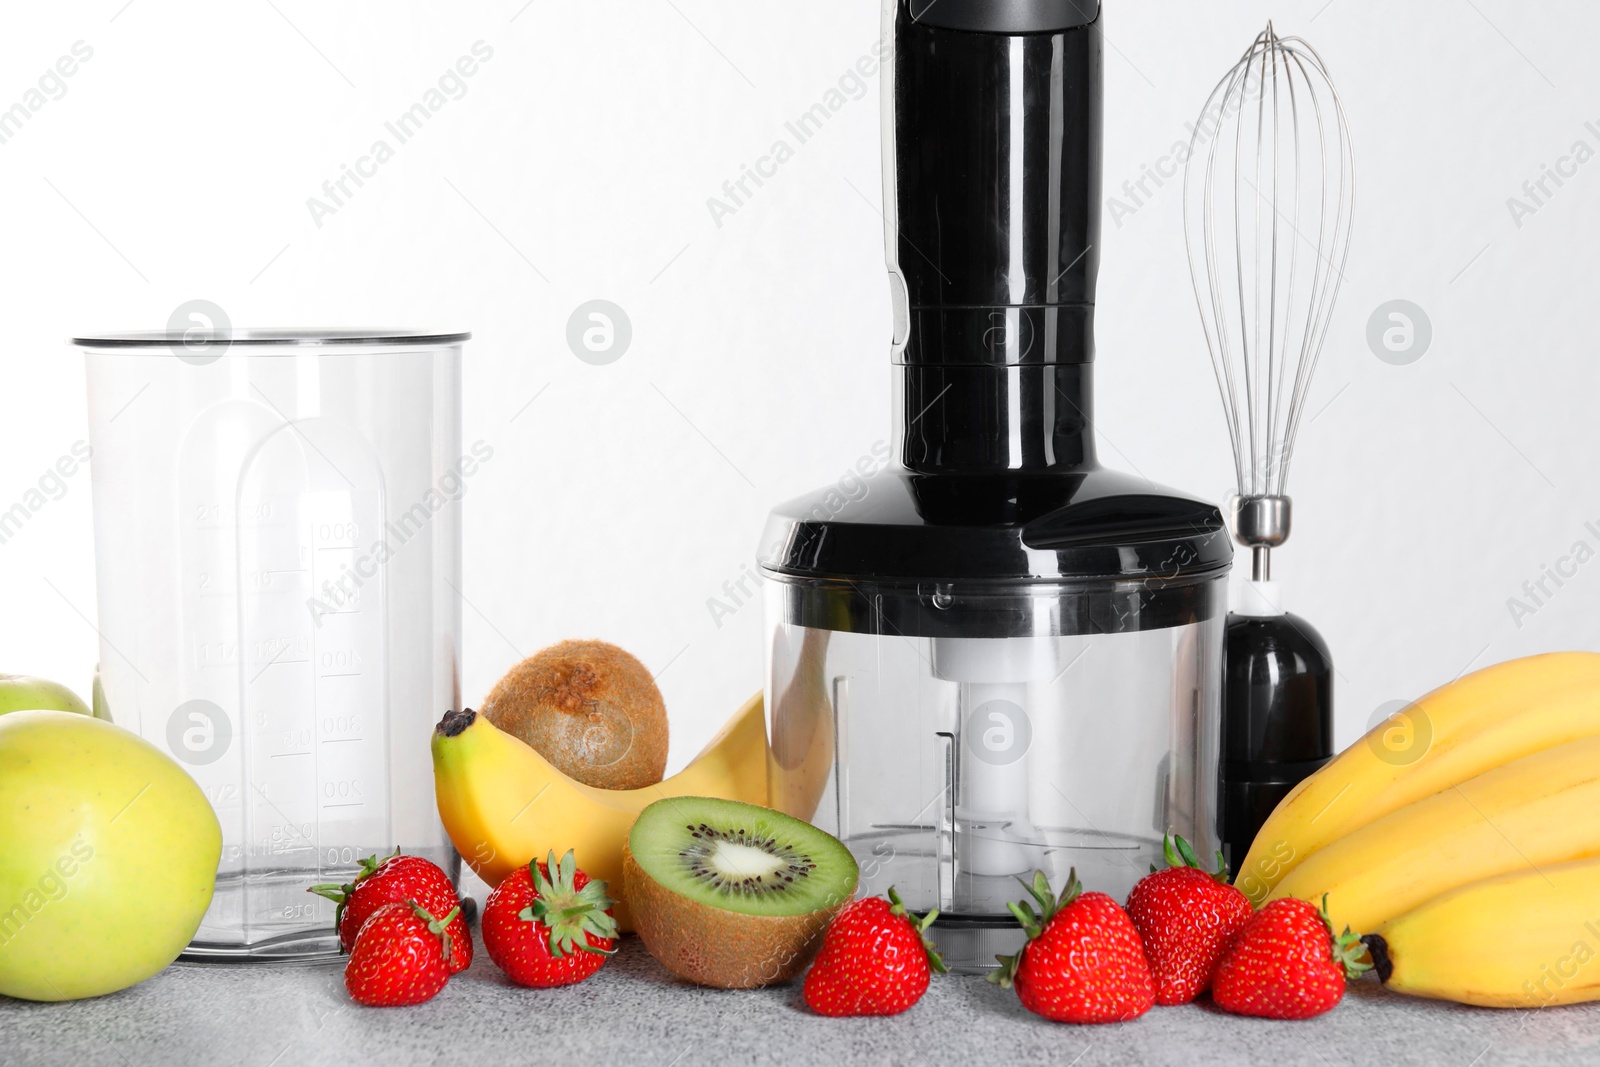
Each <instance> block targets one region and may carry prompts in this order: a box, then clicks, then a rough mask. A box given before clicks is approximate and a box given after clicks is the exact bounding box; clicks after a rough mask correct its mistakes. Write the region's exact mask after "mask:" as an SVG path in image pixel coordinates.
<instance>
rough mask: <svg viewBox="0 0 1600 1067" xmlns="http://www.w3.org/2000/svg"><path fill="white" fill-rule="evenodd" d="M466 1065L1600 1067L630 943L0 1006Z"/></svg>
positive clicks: (1486, 1046)
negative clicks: (1064, 1017)
mask: <svg viewBox="0 0 1600 1067" xmlns="http://www.w3.org/2000/svg"><path fill="white" fill-rule="evenodd" d="M376 1062H383V1063H392V1064H431V1063H469V1062H475V1063H479V1064H483V1065H485V1067H490V1065H493V1067H501V1065H513V1064H514V1065H518V1067H520V1065H524V1064H536V1063H537V1064H562V1063H589V1064H607V1063H627V1064H633V1063H642V1064H661V1065H663V1067H665V1065H667V1064H682V1065H684V1067H687V1065H689V1064H701V1063H741V1064H745V1063H748V1064H768V1063H770V1064H790V1063H823V1064H828V1065H830V1067H844V1065H847V1064H854V1063H864V1064H881V1063H905V1064H913V1063H929V1062H931V1063H965V1064H978V1063H991V1064H1003V1063H1052V1064H1058V1065H1068V1064H1078V1065H1081V1067H1091V1065H1101V1064H1156V1063H1171V1064H1186V1065H1200V1064H1213V1063H1250V1064H1256V1065H1270V1067H1284V1065H1287V1064H1301V1063H1304V1064H1316V1065H1338V1064H1368V1063H1370V1064H1383V1065H1385V1067H1398V1065H1401V1064H1427V1065H1430V1067H1435V1065H1444V1067H1469V1065H1474V1067H1488V1065H1490V1064H1513V1063H1515V1064H1565V1063H1572V1064H1579V1063H1582V1064H1594V1063H1596V1062H1600V1005H1596V1006H1593V1007H1575V1008H1559V1009H1551V1010H1547V1011H1541V1012H1500V1011H1488V1010H1480V1009H1471V1008H1462V1007H1457V1006H1454V1005H1449V1004H1435V1003H1430V1002H1426V1001H1418V1000H1411V999H1408V998H1405V997H1400V996H1393V995H1388V994H1385V993H1384V992H1383V991H1382V990H1380V989H1378V988H1376V986H1375V985H1374V984H1373V982H1372V981H1371V980H1368V981H1364V982H1361V983H1359V984H1357V985H1356V986H1355V987H1353V988H1352V990H1351V992H1350V993H1349V994H1348V995H1347V996H1346V998H1345V1001H1344V1003H1343V1004H1341V1005H1340V1006H1339V1007H1338V1008H1337V1009H1335V1010H1334V1011H1333V1012H1331V1013H1329V1014H1328V1015H1324V1016H1323V1017H1321V1018H1319V1019H1315V1020H1312V1021H1309V1022H1302V1023H1282V1022H1269V1021H1265V1020H1257V1019H1240V1018H1235V1017H1232V1016H1227V1015H1223V1014H1221V1013H1219V1012H1217V1011H1215V1010H1214V1009H1212V1008H1211V1007H1210V1006H1209V1005H1206V1004H1199V1005H1190V1006H1188V1007H1183V1008H1156V1009H1153V1010H1152V1011H1151V1012H1150V1013H1149V1014H1148V1015H1146V1016H1145V1017H1144V1018H1143V1019H1139V1020H1137V1021H1135V1022H1132V1023H1125V1024H1122V1025H1117V1026H1100V1027H1074V1026H1063V1025H1059V1024H1055V1023H1049V1022H1046V1021H1045V1020H1043V1019H1039V1018H1037V1017H1035V1016H1032V1015H1030V1014H1028V1013H1027V1012H1026V1011H1024V1010H1023V1009H1022V1007H1021V1005H1019V1004H1018V1003H1017V1001H1016V998H1015V996H1013V995H1012V994H1011V993H1009V992H1007V991H1004V990H1000V989H997V988H995V987H993V986H990V985H987V984H986V983H984V982H983V981H982V980H981V979H977V978H953V977H946V978H937V977H936V978H935V981H934V984H933V988H932V989H930V990H929V991H928V994H927V996H925V997H924V998H923V999H922V1001H921V1003H919V1004H918V1005H917V1006H916V1007H915V1008H913V1009H911V1011H909V1012H907V1013H906V1014H904V1015H901V1016H899V1017H897V1018H893V1019H821V1018H818V1017H816V1016H813V1015H811V1014H809V1013H807V1012H806V1011H805V1009H804V1007H803V1006H802V1005H801V1004H800V1001H799V991H798V986H788V987H781V988H776V989H765V990H755V991H749V992H723V991H719V990H711V989H701V988H697V987H695V986H690V985H686V984H684V983H681V982H679V981H677V980H676V979H674V978H673V977H672V976H671V975H669V974H668V973H667V972H666V971H664V970H662V969H661V968H660V967H659V966H658V965H657V964H656V963H655V961H654V960H652V959H651V958H650V957H649V955H648V954H647V953H646V952H645V951H644V948H643V946H642V945H640V944H639V942H638V941H637V939H634V938H628V939H626V940H625V941H624V943H623V945H622V948H621V951H619V952H618V954H617V956H616V957H615V958H614V959H613V960H612V961H611V962H610V963H608V964H607V965H606V967H605V968H604V969H603V970H602V971H601V972H600V973H599V974H598V975H597V976H595V977H594V978H593V979H591V980H590V981H588V982H585V983H583V984H582V985H579V986H574V987H569V988H566V989H553V990H531V989H518V988H516V987H514V986H511V985H510V984H508V983H507V982H506V981H505V980H504V979H503V978H502V977H501V976H500V974H499V972H498V971H496V970H495V969H494V967H493V965H492V964H490V963H489V960H488V957H487V956H485V955H484V954H483V952H482V951H481V947H480V950H479V952H478V956H477V959H476V961H475V962H474V964H473V967H472V969H471V970H470V971H468V972H467V973H465V974H463V975H461V976H459V977H458V978H456V979H454V980H452V981H451V983H450V985H449V986H448V987H447V988H446V989H445V990H444V992H443V993H441V994H439V996H438V997H436V998H434V1000H433V1001H431V1002H430V1003H428V1004H424V1005H421V1006H418V1007H415V1008H385V1009H376V1008H362V1007H359V1006H357V1005H355V1004H354V1003H352V1002H351V1001H350V999H349V997H348V996H347V995H346V994H345V990H344V983H343V975H342V972H341V970H340V968H339V967H337V966H330V965H310V966H297V965H286V964H279V965H265V966H241V965H189V964H175V965H174V966H172V967H170V968H168V969H167V970H166V971H165V972H164V973H162V974H160V975H158V976H157V977H155V978H153V979H151V980H150V981H148V982H145V983H144V984H142V985H139V986H136V987H135V988H133V989H130V990H126V991H124V992H122V993H118V994H115V995H113V996H109V997H101V998H99V999H97V1000H89V1001H81V1002H78V1003H69V1004H29V1003H24V1002H22V1001H14V1000H6V999H4V998H0V1063H4V1064H6V1065H8V1067H9V1065H11V1064H18V1065H22V1064H27V1065H32V1064H63V1065H70V1067H93V1065H99V1064H109V1065H113V1067H118V1065H124V1064H126V1065H143V1064H169V1063H170V1064H200V1063H219V1064H222V1063H226V1064H235V1063H236V1064H241V1065H245V1067H265V1065H268V1064H274V1065H278V1067H320V1065H323V1064H330V1065H333V1064H337V1065H345V1064H353V1063H376Z"/></svg>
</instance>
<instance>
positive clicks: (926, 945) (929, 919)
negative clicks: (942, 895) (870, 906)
mask: <svg viewBox="0 0 1600 1067" xmlns="http://www.w3.org/2000/svg"><path fill="white" fill-rule="evenodd" d="M889 914H890V915H897V916H899V917H900V918H902V919H904V920H906V921H907V922H909V923H910V924H911V928H912V929H913V930H915V931H916V932H917V936H918V937H920V938H921V939H922V951H924V952H926V953H927V954H928V967H929V968H930V969H931V970H932V971H933V972H934V973H935V974H949V973H950V969H949V968H948V967H946V966H945V965H944V957H943V956H941V955H939V946H937V945H935V944H934V943H933V939H932V938H930V937H929V936H928V933H927V931H928V927H930V926H932V925H933V920H935V919H937V918H938V917H939V909H938V908H934V909H933V910H932V911H930V912H928V913H927V914H926V915H924V916H922V918H920V919H919V918H917V917H916V915H914V914H912V913H911V912H908V911H906V906H905V904H903V903H902V902H901V900H900V894H899V893H897V892H895V888H894V886H890V887H889Z"/></svg>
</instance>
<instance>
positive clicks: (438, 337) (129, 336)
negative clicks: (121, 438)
mask: <svg viewBox="0 0 1600 1067" xmlns="http://www.w3.org/2000/svg"><path fill="white" fill-rule="evenodd" d="M193 339H194V334H193V333H192V332H188V331H183V330H112V331H106V332H102V333H95V334H83V335H78V336H73V337H69V338H67V342H68V343H69V344H72V345H76V346H78V347H80V348H159V349H162V350H163V351H165V350H168V349H170V348H171V346H173V345H182V344H184V343H185V341H192V340H193ZM471 339H472V331H470V330H461V331H455V332H451V331H421V330H399V329H321V328H313V327H276V326H269V327H256V328H243V327H241V328H238V329H234V328H228V329H219V330H216V331H214V332H213V331H209V330H208V331H206V337H205V343H207V344H227V345H229V346H232V345H249V346H253V347H257V348H274V347H276V348H283V349H291V350H303V349H306V348H321V347H324V346H334V345H347V346H348V345H359V346H363V347H407V348H414V347H417V346H419V345H420V346H432V345H453V344H460V343H461V342H463V341H469V340H471Z"/></svg>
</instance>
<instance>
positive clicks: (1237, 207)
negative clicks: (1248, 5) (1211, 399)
mask: <svg viewBox="0 0 1600 1067" xmlns="http://www.w3.org/2000/svg"><path fill="white" fill-rule="evenodd" d="M1183 189H1184V212H1183V214H1184V245H1185V248H1186V250H1187V252H1188V256H1189V271H1190V276H1191V278H1192V280H1193V282H1194V293H1195V305H1196V307H1197V308H1198V309H1199V311H1200V321H1201V325H1202V327H1203V329H1204V331H1205V337H1206V347H1207V349H1208V351H1209V352H1210V355H1211V366H1212V370H1213V372H1214V373H1215V374H1216V378H1217V388H1218V391H1219V392H1220V394H1221V397H1222V408H1223V416H1224V419H1225V421H1226V424H1227V430H1228V437H1229V442H1230V444H1231V445H1232V447H1233V460H1234V473H1235V476H1236V479H1237V493H1238V498H1239V499H1237V500H1236V501H1235V502H1234V506H1233V507H1232V508H1231V509H1230V510H1231V512H1232V514H1233V517H1234V523H1233V531H1234V537H1235V538H1236V539H1237V540H1238V541H1239V542H1240V543H1241V544H1243V545H1247V546H1249V547H1250V548H1251V549H1252V550H1254V551H1253V555H1254V557H1255V563H1254V568H1253V569H1254V571H1255V573H1256V577H1257V578H1258V579H1260V580H1265V578H1266V577H1268V576H1270V551H1271V549H1272V548H1274V547H1276V546H1277V545H1280V544H1282V543H1283V541H1284V539H1285V538H1287V537H1288V535H1289V498H1288V495H1287V493H1288V480H1289V463H1290V460H1291V459H1292V458H1293V456H1294V443H1295V438H1296V435H1297V433H1298V432H1299V429H1300V422H1301V416H1302V414H1303V412H1304V409H1305V403H1306V397H1307V394H1308V393H1309V390H1310V385H1311V378H1312V375H1313V374H1314V373H1315V372H1316V368H1317V362H1318V360H1319V358H1320V356H1321V353H1322V348H1323V343H1324V341H1325V340H1326V338H1327V333H1328V326H1329V323H1330V321H1331V320H1332V315H1333V307H1334V303H1335V301H1336V299H1337V297H1338V293H1339V286H1340V284H1341V283H1342V282H1343V280H1344V267H1345V264H1346V261H1347V259H1348V256H1349V250H1350V230H1351V219H1352V214H1353V210H1354V207H1355V161H1354V156H1353V153H1352V150H1351V144H1350V132H1349V127H1348V124H1347V123H1346V121H1345V114H1344V105H1343V103H1342V102H1341V101H1340V99H1339V94H1338V92H1337V90H1335V89H1334V86H1333V82H1332V80H1331V79H1330V78H1329V77H1328V71H1327V68H1326V66H1325V65H1324V63H1323V61H1322V58H1321V57H1320V56H1319V55H1318V54H1317V52H1316V50H1315V49H1313V48H1312V47H1311V46H1310V45H1309V44H1307V43H1306V42H1305V41H1304V40H1302V39H1301V38H1299V37H1279V36H1278V35H1277V33H1276V32H1275V31H1274V29H1273V27H1272V23H1270V22H1269V23H1267V28H1266V29H1265V30H1263V31H1262V32H1261V34H1259V35H1258V36H1257V37H1256V39H1255V40H1254V41H1253V42H1252V43H1251V45H1250V47H1249V48H1248V49H1246V50H1245V52H1244V54H1243V56H1241V57H1240V59H1239V62H1238V63H1236V64H1235V65H1234V66H1233V67H1232V69H1230V70H1229V71H1228V73H1227V74H1225V75H1224V76H1223V78H1222V79H1221V81H1219V82H1218V83H1217V85H1216V88H1214V89H1213V90H1212V93H1211V96H1210V97H1209V98H1208V99H1207V100H1206V106H1205V108H1204V109H1203V110H1202V111H1201V113H1200V119H1199V121H1198V122H1196V124H1195V127H1194V133H1193V135H1192V136H1191V138H1190V141H1189V154H1188V158H1187V160H1186V162H1185V166H1184V182H1183ZM1230 230H1231V231H1232V232H1231V234H1230V233H1229V232H1228V231H1230Z"/></svg>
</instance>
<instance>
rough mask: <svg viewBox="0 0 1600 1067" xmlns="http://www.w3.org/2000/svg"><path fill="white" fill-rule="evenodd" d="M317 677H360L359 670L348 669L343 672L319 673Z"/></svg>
mask: <svg viewBox="0 0 1600 1067" xmlns="http://www.w3.org/2000/svg"><path fill="white" fill-rule="evenodd" d="M317 677H318V678H360V677H361V672H360V671H348V672H346V673H344V674H319V675H317Z"/></svg>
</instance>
